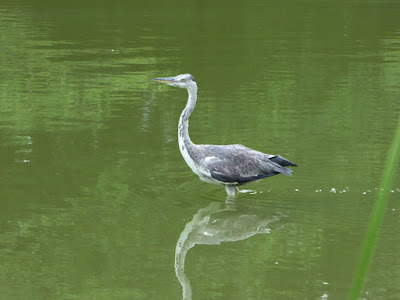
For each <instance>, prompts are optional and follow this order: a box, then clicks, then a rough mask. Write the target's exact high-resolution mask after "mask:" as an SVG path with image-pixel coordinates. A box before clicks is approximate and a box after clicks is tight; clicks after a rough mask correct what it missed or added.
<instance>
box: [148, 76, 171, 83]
mask: <svg viewBox="0 0 400 300" xmlns="http://www.w3.org/2000/svg"><path fill="white" fill-rule="evenodd" d="M153 80H154V81H157V82H161V83H173V82H175V77H164V78H153Z"/></svg>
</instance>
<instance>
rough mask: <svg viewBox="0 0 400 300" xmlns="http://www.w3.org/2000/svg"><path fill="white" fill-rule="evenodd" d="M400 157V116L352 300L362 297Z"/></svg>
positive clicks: (371, 219)
mask: <svg viewBox="0 0 400 300" xmlns="http://www.w3.org/2000/svg"><path fill="white" fill-rule="evenodd" d="M399 156H400V116H399V123H398V125H397V129H396V132H395V135H394V139H393V142H392V145H391V147H390V150H389V153H388V156H387V160H386V164H385V168H384V171H383V175H382V181H381V184H380V189H379V192H378V196H377V199H376V201H375V204H374V206H373V209H372V214H371V217H370V221H369V225H368V229H367V234H366V237H365V241H364V246H363V248H362V251H361V256H360V260H359V263H358V267H357V270H356V274H355V278H354V282H353V287H352V291H351V297H350V299H351V300H357V299H359V297H360V294H361V291H362V288H363V285H364V282H365V277H366V275H367V271H368V267H369V264H370V261H371V258H372V256H373V253H374V249H375V244H376V239H377V236H378V232H379V229H380V227H381V225H382V221H383V217H384V214H385V211H386V206H387V202H388V199H389V194H390V189H391V186H392V181H393V177H394V175H395V171H396V169H397V165H398V162H399Z"/></svg>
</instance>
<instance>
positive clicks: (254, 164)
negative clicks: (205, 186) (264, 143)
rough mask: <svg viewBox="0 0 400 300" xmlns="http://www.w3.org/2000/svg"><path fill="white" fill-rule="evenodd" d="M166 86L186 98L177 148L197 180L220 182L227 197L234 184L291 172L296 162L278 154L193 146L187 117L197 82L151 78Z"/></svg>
mask: <svg viewBox="0 0 400 300" xmlns="http://www.w3.org/2000/svg"><path fill="white" fill-rule="evenodd" d="M153 80H155V81H157V82H161V83H166V84H168V85H170V86H174V87H179V88H186V89H187V91H188V93H189V98H188V101H187V104H186V107H185V108H184V110H183V111H182V114H181V116H180V118H179V124H178V141H179V150H180V151H181V154H182V156H183V158H184V159H185V161H186V163H187V164H188V165H189V167H190V168H191V169H192V171H193V172H194V173H196V174H197V175H198V176H199V177H200V179H201V180H203V181H206V182H209V183H216V184H222V185H224V186H225V189H226V192H227V194H228V196H235V195H236V191H238V186H239V185H243V184H245V183H248V182H251V181H254V180H259V179H263V178H265V177H269V176H274V175H277V174H283V175H291V173H292V170H291V169H288V168H286V167H288V166H292V167H296V166H297V165H296V164H294V163H292V162H291V161H289V160H287V159H285V158H283V157H282V156H280V155H271V154H265V153H262V152H259V151H256V150H253V149H251V148H247V147H245V146H243V145H240V144H237V145H196V144H194V143H193V142H192V141H191V140H190V137H189V116H190V114H191V113H192V111H193V109H194V107H195V105H196V100H197V84H196V82H195V81H194V78H193V76H192V75H190V74H181V75H178V76H175V77H165V78H154V79H153Z"/></svg>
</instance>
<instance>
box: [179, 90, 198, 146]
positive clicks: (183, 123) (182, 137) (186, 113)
mask: <svg viewBox="0 0 400 300" xmlns="http://www.w3.org/2000/svg"><path fill="white" fill-rule="evenodd" d="M188 94H189V98H188V101H187V103H186V107H185V109H184V110H183V111H182V114H181V117H180V118H179V124H178V140H179V143H180V144H181V143H182V144H184V145H186V147H188V146H190V145H192V144H193V143H192V141H191V140H190V137H189V117H190V114H191V113H192V111H193V109H194V106H195V105H196V100H197V85H196V83H195V82H193V84H192V86H190V87H189V88H188ZM180 146H181V145H180ZM180 148H182V146H181V147H180Z"/></svg>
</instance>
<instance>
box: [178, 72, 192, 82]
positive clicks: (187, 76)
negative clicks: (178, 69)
mask: <svg viewBox="0 0 400 300" xmlns="http://www.w3.org/2000/svg"><path fill="white" fill-rule="evenodd" d="M175 78H176V79H177V80H181V79H186V80H189V79H191V80H193V81H194V78H193V76H192V75H191V74H180V75H178V76H176V77H175Z"/></svg>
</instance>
